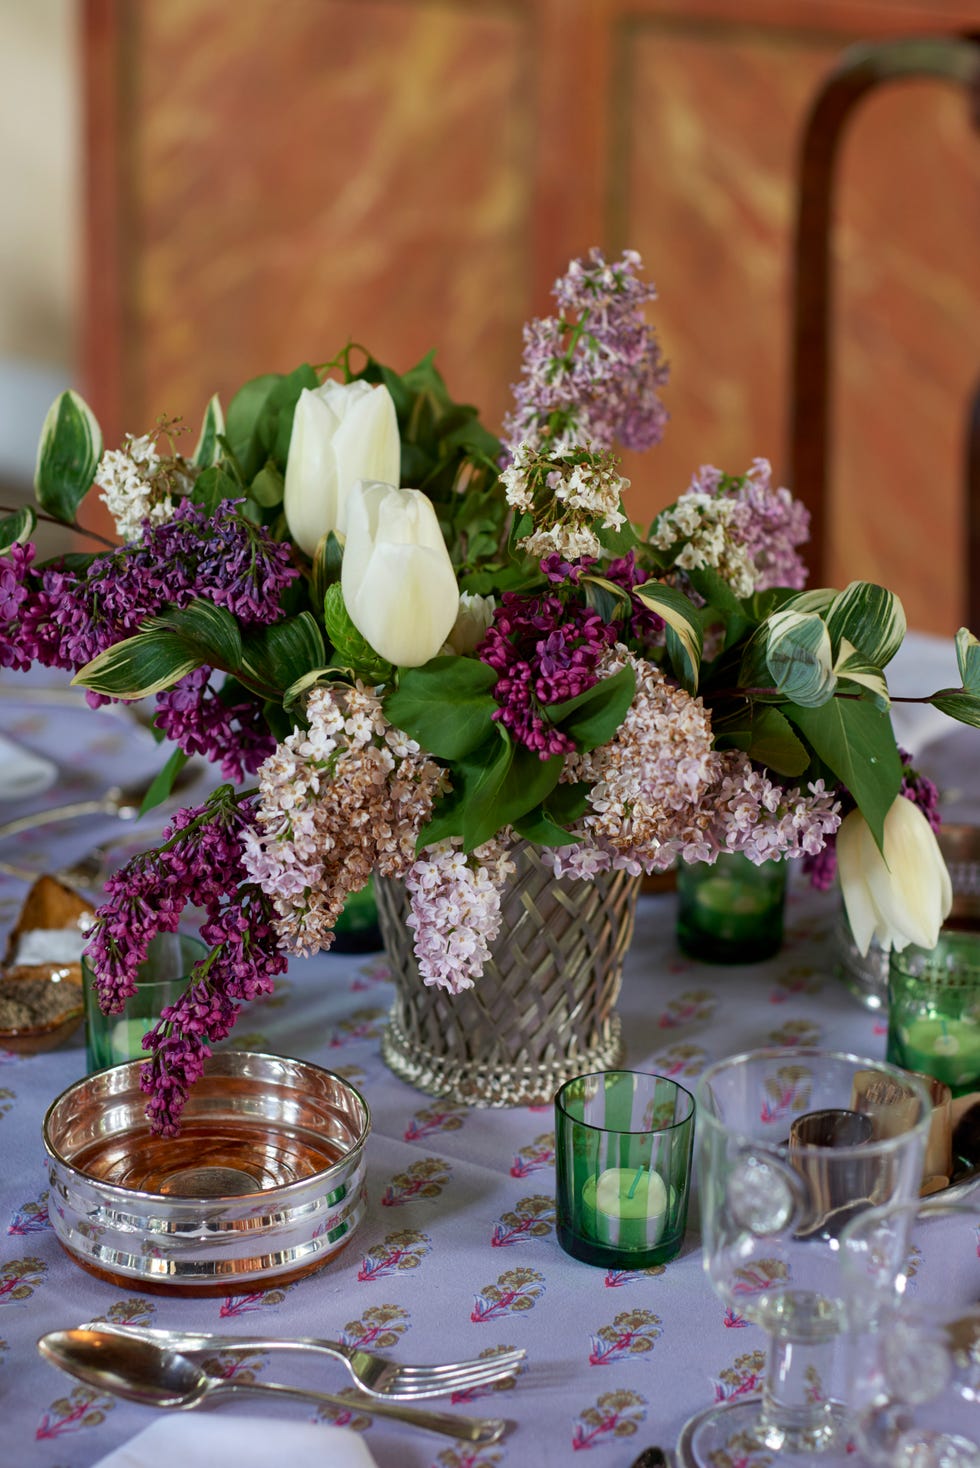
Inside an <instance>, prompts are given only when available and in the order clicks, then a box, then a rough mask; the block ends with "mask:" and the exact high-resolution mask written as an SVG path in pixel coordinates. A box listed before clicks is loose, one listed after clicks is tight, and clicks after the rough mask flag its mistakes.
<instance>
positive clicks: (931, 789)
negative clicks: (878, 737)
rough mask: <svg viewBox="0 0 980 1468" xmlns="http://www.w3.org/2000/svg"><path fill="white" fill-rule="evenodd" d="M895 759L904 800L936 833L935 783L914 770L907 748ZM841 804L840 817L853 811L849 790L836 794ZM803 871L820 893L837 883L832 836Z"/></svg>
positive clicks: (939, 821)
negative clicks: (899, 767) (900, 769)
mask: <svg viewBox="0 0 980 1468" xmlns="http://www.w3.org/2000/svg"><path fill="white" fill-rule="evenodd" d="M898 757H899V759H900V760H901V762H902V784H901V789H900V790H899V794H900V795H904V796H905V799H906V800H911V801H912V803H913V805H917V806H918V807H919V809H920V810H921V812H922V814H923V815H924V816H925V818H926V820H927V821H928V822H929V825H930V826H931V828H932V830H933V831H938V830H939V828H940V826H941V825H942V823H943V822H942V816H941V815H940V813H939V791H938V789H937V788H936V785H935V783H934V782H933V781H932V780H930V779H929V777H928V775H922V774H920V773H919V771H918V770H917V769H915V768H914V767H913V764H912V755H911V754H910V753H909V751H908V750H907V749H902V748H901V747H899V751H898ZM837 795H838V798H839V800H840V803H841V811H842V818H843V816H845V815H848V814H849V813H850V812H851V811H852V810H853V809H854V804H855V803H854V799H853V797H852V795H851V793H850V791H848V790H845V789H844V788H843V787H841V788H840V789H839V790H838V792H837ZM803 870H804V871H805V872H806V874H807V876H808V877H809V879H810V885H811V887H816V888H817V890H818V891H819V892H827V891H829V890H830V888H831V887H832V886H833V885H834V882H835V881H836V880H837V841H836V838H835V835H830V836H828V838H827V843H826V845H825V846H824V847H823V849H822V850H821V851H818V852H815V853H814V854H813V855H812V856H806V857H804V859H803Z"/></svg>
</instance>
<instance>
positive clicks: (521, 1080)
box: [381, 1006, 624, 1107]
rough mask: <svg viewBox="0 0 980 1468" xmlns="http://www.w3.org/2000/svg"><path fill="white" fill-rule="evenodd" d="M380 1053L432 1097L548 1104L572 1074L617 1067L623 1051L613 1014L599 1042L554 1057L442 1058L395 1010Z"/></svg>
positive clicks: (502, 1103)
mask: <svg viewBox="0 0 980 1468" xmlns="http://www.w3.org/2000/svg"><path fill="white" fill-rule="evenodd" d="M381 1055H382V1058H383V1060H384V1062H385V1064H386V1065H387V1066H388V1068H389V1070H391V1071H393V1072H394V1074H395V1075H396V1076H398V1078H399V1079H400V1080H403V1081H407V1082H408V1084H409V1085H410V1086H414V1087H415V1089H416V1090H418V1091H424V1092H425V1094H426V1095H428V1096H440V1097H442V1098H443V1099H444V1100H447V1101H456V1102H459V1103H460V1104H461V1105H463V1106H487V1107H495V1106H500V1107H503V1106H548V1105H550V1104H551V1102H552V1101H553V1100H554V1096H555V1092H556V1091H557V1090H558V1088H559V1086H561V1085H562V1084H563V1083H564V1082H565V1081H567V1080H571V1079H572V1077H573V1076H581V1075H589V1074H591V1072H592V1071H597V1070H616V1069H618V1068H619V1066H620V1065H621V1064H622V1061H623V1055H624V1048H623V1040H622V1026H621V1024H620V1021H619V1017H618V1016H617V1015H612V1016H610V1017H609V1019H608V1020H607V1021H606V1022H605V1024H604V1025H603V1031H602V1034H601V1036H600V1038H599V1039H598V1040H597V1041H596V1042H595V1043H594V1044H592V1045H589V1046H587V1047H586V1048H585V1049H579V1050H576V1051H574V1052H573V1053H571V1054H558V1055H555V1056H554V1057H553V1058H550V1059H535V1058H533V1057H531V1056H524V1057H522V1056H521V1055H520V1054H519V1053H518V1054H517V1055H513V1054H511V1055H510V1056H508V1057H507V1058H506V1059H503V1058H501V1057H500V1056H494V1055H493V1054H492V1053H491V1054H488V1055H486V1056H484V1057H481V1058H480V1059H475V1058H474V1059H470V1058H468V1057H464V1058H460V1057H458V1056H448V1055H444V1054H442V1055H441V1054H438V1053H437V1052H435V1051H433V1050H428V1049H426V1048H425V1046H424V1045H420V1044H419V1042H418V1040H417V1039H412V1038H411V1037H410V1036H409V1035H407V1034H406V1032H405V1030H404V1029H403V1028H402V1026H401V1024H400V1023H399V1019H398V1009H397V1006H396V1007H395V1008H394V1009H393V1010H392V1011H391V1013H390V1014H389V1016H388V1023H387V1025H386V1027H385V1031H384V1034H383V1035H382V1038H381Z"/></svg>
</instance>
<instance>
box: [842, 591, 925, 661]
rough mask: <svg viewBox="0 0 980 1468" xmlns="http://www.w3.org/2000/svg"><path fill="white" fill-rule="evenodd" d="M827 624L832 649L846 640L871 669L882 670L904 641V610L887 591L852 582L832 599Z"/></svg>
mask: <svg viewBox="0 0 980 1468" xmlns="http://www.w3.org/2000/svg"><path fill="white" fill-rule="evenodd" d="M826 624H827V631H828V632H829V633H830V640H831V642H832V643H833V646H834V647H835V648H837V647H839V646H840V644H841V642H842V640H844V639H846V640H847V641H848V642H850V643H852V644H853V646H854V647H856V648H857V650H858V652H859V653H862V654H863V656H864V657H865V659H866V660H867V662H868V663H870V664H871V665H872V666H873V667H876V668H883V667H885V666H886V664H887V663H889V662H890V661H891V659H892V658H893V657H894V656H895V654H896V652H897V651H898V649H899V648H900V647H901V645H902V640H903V639H904V637H905V632H906V621H905V609H904V607H903V606H902V603H901V602H900V601H899V599H898V597H897V596H896V595H895V593H894V592H893V591H889V590H888V589H887V588H886V587H884V586H875V585H874V583H873V582H871V581H852V582H851V584H850V585H849V586H847V587H845V588H844V590H843V591H842V592H840V593H839V595H837V596H835V597H834V600H833V601H832V603H831V605H830V609H829V611H828V612H827V616H826Z"/></svg>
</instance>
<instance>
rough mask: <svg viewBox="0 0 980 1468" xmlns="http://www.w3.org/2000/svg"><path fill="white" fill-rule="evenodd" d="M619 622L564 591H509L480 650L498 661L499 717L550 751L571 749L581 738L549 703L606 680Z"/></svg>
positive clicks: (525, 740)
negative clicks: (553, 720) (555, 721)
mask: <svg viewBox="0 0 980 1468" xmlns="http://www.w3.org/2000/svg"><path fill="white" fill-rule="evenodd" d="M615 638H616V632H615V628H613V627H612V626H609V625H607V624H606V623H605V622H603V620H602V618H601V617H600V616H599V614H598V612H594V611H590V610H589V609H588V608H587V607H584V606H582V605H581V604H580V603H578V602H566V601H564V600H563V599H562V597H561V596H559V595H557V594H553V595H545V596H537V597H529V596H523V595H519V594H518V593H516V592H505V593H504V596H503V598H502V599H501V604H500V606H499V607H498V608H497V611H496V613H495V614H494V619H493V622H492V623H491V625H490V627H489V629H488V631H487V635H486V637H485V638H484V639H483V641H482V642H481V643H480V645H479V647H478V648H477V650H476V655H477V657H478V658H480V660H481V661H482V662H484V663H486V664H487V666H488V667H491V668H493V669H495V671H496V672H497V673H498V675H499V676H498V679H497V682H496V684H495V685H494V689H493V696H494V698H495V699H496V701H497V704H498V706H499V707H498V708H497V709H495V710H494V714H493V717H494V718H495V719H498V720H499V721H500V722H501V723H502V724H503V725H504V728H505V729H508V730H509V731H510V733H511V734H512V735H513V736H514V738H515V739H517V740H519V741H520V743H521V744H524V745H526V747H527V748H528V749H530V750H532V751H533V752H534V753H535V754H537V755H538V756H539V757H540V758H541V759H548V758H550V756H551V755H553V754H571V753H572V752H573V751H574V748H575V746H574V743H573V741H572V740H571V739H570V738H569V737H568V735H567V734H564V733H563V732H562V731H561V730H560V729H556V728H554V727H553V726H552V725H551V724H550V722H549V721H548V717H547V708H548V705H549V704H553V703H562V702H564V700H565V699H568V698H576V697H578V695H579V694H580V693H585V692H586V691H587V690H588V689H589V688H592V687H593V686H594V685H595V684H596V683H597V682H598V681H599V673H598V671H597V670H598V667H599V663H600V661H601V659H602V656H603V653H604V652H605V651H606V649H607V648H608V646H609V645H610V643H612V642H614V641H615Z"/></svg>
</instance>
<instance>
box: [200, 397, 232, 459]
mask: <svg viewBox="0 0 980 1468" xmlns="http://www.w3.org/2000/svg"><path fill="white" fill-rule="evenodd" d="M224 431H225V415H224V413H223V412H222V410H221V402H220V400H219V398H218V394H217V393H215V395H214V397H213V398H212V399H211V401H210V402H209V403H208V405H207V407H206V408H205V410H204V421H203V422H202V424H201V436H200V438H199V439H198V441H197V446H196V448H195V449H194V463H195V464H196V465H197V467H198V468H199V469H210V467H211V465H212V464H216V463H217V462H218V460H219V458H220V457H221V444H220V443H219V442H218V440H219V438H220V436H221V434H223V433H224Z"/></svg>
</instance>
